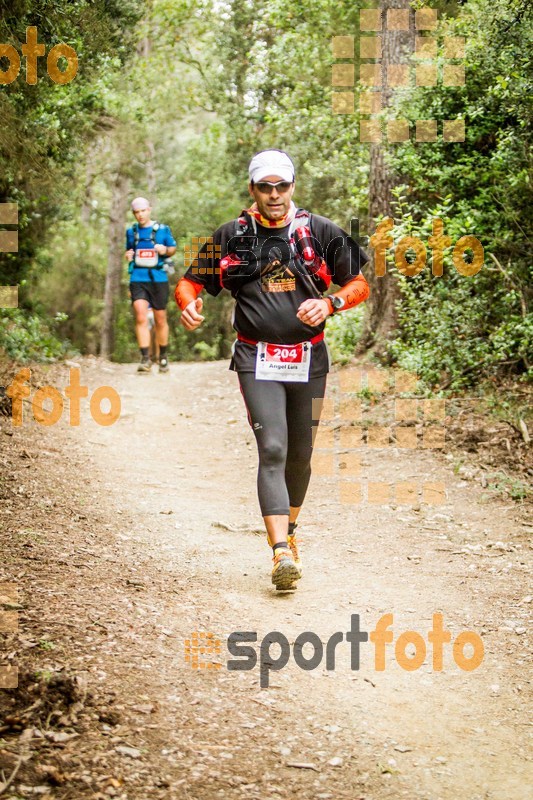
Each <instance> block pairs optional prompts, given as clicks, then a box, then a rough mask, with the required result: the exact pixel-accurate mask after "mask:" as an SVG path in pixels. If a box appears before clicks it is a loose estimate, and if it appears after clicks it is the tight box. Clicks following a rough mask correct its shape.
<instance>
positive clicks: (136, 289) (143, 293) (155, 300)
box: [130, 281, 169, 311]
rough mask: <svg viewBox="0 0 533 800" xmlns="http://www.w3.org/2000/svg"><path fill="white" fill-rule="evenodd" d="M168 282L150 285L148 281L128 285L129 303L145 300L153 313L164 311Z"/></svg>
mask: <svg viewBox="0 0 533 800" xmlns="http://www.w3.org/2000/svg"><path fill="white" fill-rule="evenodd" d="M168 294H169V288H168V281H165V282H164V283H163V282H161V283H151V282H150V281H146V282H144V281H143V282H139V283H137V282H136V283H130V295H131V302H132V303H134V302H135V300H147V301H148V302H149V303H150V305H151V306H152V308H153V309H154V311H164V310H165V308H166V307H167V303H168Z"/></svg>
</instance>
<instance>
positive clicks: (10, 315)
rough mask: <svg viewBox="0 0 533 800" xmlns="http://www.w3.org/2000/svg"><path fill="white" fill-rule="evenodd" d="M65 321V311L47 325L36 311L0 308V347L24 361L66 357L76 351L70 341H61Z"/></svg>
mask: <svg viewBox="0 0 533 800" xmlns="http://www.w3.org/2000/svg"><path fill="white" fill-rule="evenodd" d="M62 322H63V317H62V315H58V317H57V319H54V320H51V321H50V323H49V324H48V325H46V324H45V323H44V322H43V320H42V319H41V317H39V316H38V315H37V314H28V313H24V312H23V311H22V310H21V309H19V308H13V309H7V308H4V309H0V351H1V350H3V351H4V352H5V353H6V354H7V355H8V356H9V358H12V359H13V360H14V361H19V362H22V363H25V362H30V361H44V362H51V361H55V360H56V359H58V358H64V357H65V356H68V355H69V354H72V353H73V352H75V351H73V349H72V346H71V345H70V342H68V341H61V340H60V339H59V338H58V336H57V334H56V331H57V328H58V327H59V326H60V325H61V324H62Z"/></svg>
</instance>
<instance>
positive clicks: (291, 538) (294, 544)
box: [287, 522, 302, 578]
mask: <svg viewBox="0 0 533 800" xmlns="http://www.w3.org/2000/svg"><path fill="white" fill-rule="evenodd" d="M296 527H297V525H296V522H289V535H288V536H287V542H288V543H289V547H290V549H291V553H292V557H293V558H294V563H295V564H296V567H297V569H298V572H299V573H300V578H301V577H302V562H301V560H300V553H299V552H298V541H297V539H296V534H295V533H294V529H295V528H296Z"/></svg>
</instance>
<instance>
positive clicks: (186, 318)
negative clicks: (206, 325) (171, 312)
mask: <svg viewBox="0 0 533 800" xmlns="http://www.w3.org/2000/svg"><path fill="white" fill-rule="evenodd" d="M203 305H204V301H203V300H202V298H201V297H197V298H196V300H191V302H190V303H189V305H187V306H185V308H184V309H183V313H182V315H181V319H180V322H181V324H182V325H183V327H184V328H187V330H188V331H194V330H195V328H197V327H198V326H199V325H201V324H202V322H203V321H204V319H205V317H202V315H201V314H200V311H201V310H202V307H203Z"/></svg>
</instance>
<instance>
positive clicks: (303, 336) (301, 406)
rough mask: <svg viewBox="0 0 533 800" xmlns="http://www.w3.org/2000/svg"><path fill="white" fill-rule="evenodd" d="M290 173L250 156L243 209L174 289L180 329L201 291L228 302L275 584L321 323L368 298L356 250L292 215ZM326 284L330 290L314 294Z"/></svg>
mask: <svg viewBox="0 0 533 800" xmlns="http://www.w3.org/2000/svg"><path fill="white" fill-rule="evenodd" d="M294 178H295V170H294V164H293V162H292V160H291V158H290V157H289V156H288V155H287V153H285V152H283V151H281V150H264V151H262V152H261V153H257V155H255V156H254V157H253V158H252V160H251V162H250V166H249V179H250V182H249V187H248V188H249V192H250V195H251V197H252V198H253V201H254V202H253V204H252V205H251V206H250V207H249V208H247V209H246V210H245V211H243V212H242V215H241V216H240V217H239V219H237V220H232V221H231V222H228V223H226V224H225V225H222V227H221V228H219V229H218V230H217V231H216V232H215V233H214V234H213V237H211V239H210V242H209V251H208V248H207V245H205V246H204V247H203V248H202V250H201V251H200V253H199V254H198V258H197V259H196V260H195V262H193V264H192V266H191V267H190V268H189V269H188V271H187V272H186V274H185V276H184V277H183V278H182V279H181V281H180V282H179V283H178V285H177V287H176V301H177V303H178V305H179V306H180V308H181V309H182V312H183V313H182V316H181V322H182V324H183V325H184V326H185V327H186V328H187V330H194V329H195V328H197V327H198V326H199V325H201V323H202V322H203V319H204V317H203V316H202V314H201V311H202V305H203V302H202V299H201V298H200V297H199V295H200V293H201V292H202V290H203V289H205V290H206V291H207V292H208V293H209V294H211V295H213V296H215V297H216V295H218V294H219V292H221V291H222V289H223V288H226V289H228V290H229V291H230V292H231V293H232V295H233V297H234V298H235V301H236V304H235V309H234V317H233V319H234V322H233V327H234V328H235V331H236V332H237V341H236V343H235V347H234V352H233V358H232V360H231V364H230V369H232V370H234V371H236V372H237V373H238V378H239V383H240V388H241V392H242V394H243V397H244V401H245V405H246V409H247V412H248V420H249V423H250V425H251V427H252V430H253V432H254V434H255V438H256V442H257V447H258V451H259V472H258V480H257V485H258V493H259V504H260V506H261V513H262V515H263V518H264V521H265V527H266V531H267V539H268V542H269V544H270V545H271V547H272V548H273V556H274V557H273V562H274V563H273V569H272V582H273V583H274V585H275V586H276V588H277V589H287V588H294V585H295V581H297V580H298V579H299V578H300V577H301V562H300V556H299V552H298V547H297V544H296V539H295V535H294V529H295V527H296V518H297V517H298V514H299V512H300V509H301V506H302V503H303V500H304V497H305V494H306V491H307V486H308V484H309V479H310V476H311V453H312V449H313V440H314V433H316V426H317V425H318V421H319V419H320V411H321V407H322V399H323V397H324V392H325V387H326V375H327V372H328V370H329V356H328V351H327V347H326V344H325V341H324V327H325V321H326V318H327V317H328V316H330V315H331V314H334V313H335V312H336V311H345V310H347V309H349V308H353V307H354V306H356V305H358V304H359V303H361V302H363V301H364V300H366V298H367V297H368V294H369V289H368V284H367V282H366V280H365V278H364V276H363V275H362V274H361V272H360V267H361V266H362V265H363V264H365V262H366V261H368V259H367V257H366V255H365V254H364V252H363V251H362V250H361V249H360V248H359V245H358V244H357V242H355V241H354V240H353V239H352V238H351V237H350V236H349V235H348V234H347V233H345V232H344V231H343V230H342V229H341V228H339V227H338V226H337V225H335V223H333V222H332V221H331V220H329V219H326V217H319V216H317V215H315V214H310V213H309V212H308V211H305V210H303V209H297V208H296V206H295V204H294V203H293V202H292V196H293V193H294ZM213 245H214V246H213ZM217 246H218V247H220V250H219V251H218V252H220V253H221V256H220V257H215V256H214V255H213V253H216V252H217ZM210 253H211V254H210ZM332 279H333V281H334V282H335V283H336V284H337V285H338V286H340V287H341V288H340V289H339V290H338V291H336V292H335V293H334V294H330V295H328V296H327V297H323V294H324V292H326V291H328V288H329V285H330V283H331V281H332Z"/></svg>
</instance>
